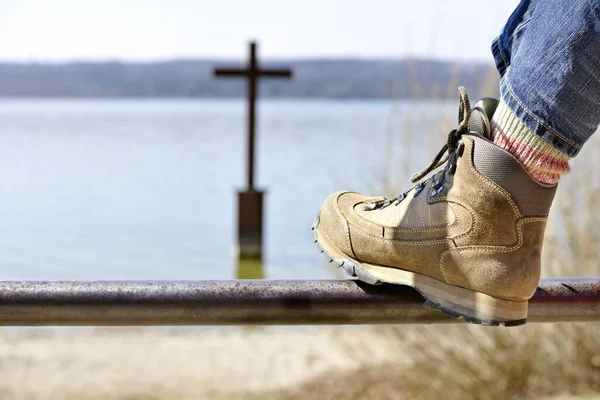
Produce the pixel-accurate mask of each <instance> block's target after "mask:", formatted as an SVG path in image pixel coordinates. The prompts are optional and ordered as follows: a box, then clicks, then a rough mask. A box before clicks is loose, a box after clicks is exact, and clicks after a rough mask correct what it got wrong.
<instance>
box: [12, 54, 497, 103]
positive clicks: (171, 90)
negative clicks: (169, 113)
mask: <svg viewBox="0 0 600 400" xmlns="http://www.w3.org/2000/svg"><path fill="white" fill-rule="evenodd" d="M217 65H219V66H223V65H225V66H227V65H230V66H239V65H241V63H238V64H236V63H235V62H230V61H223V60H174V61H165V62H148V63H132V62H98V63H92V62H73V63H29V64H24V63H0V97H129V98H146V97H167V98H169V97H171V98H176V97H179V98H198V97H205V98H210V97H212V98H215V97H216V98H223V97H240V96H243V94H244V91H245V88H246V86H245V82H244V81H243V80H242V79H239V78H237V79H215V78H213V76H212V69H213V68H214V67H215V66H217ZM264 65H265V66H269V67H280V66H285V67H290V68H291V69H292V70H293V72H294V78H293V79H292V80H290V81H287V80H269V79H264V80H261V83H260V94H261V96H264V97H281V98H286V97H287V98H338V99H346V98H361V99H365V98H367V99H368V98H373V99H387V98H448V97H450V98H454V97H456V96H457V94H456V93H457V92H456V88H457V86H458V85H463V86H465V87H466V88H467V89H468V90H469V92H470V93H472V94H476V95H495V94H496V91H497V76H496V75H497V74H496V72H495V70H494V69H493V68H492V66H491V65H489V64H483V63H457V62H446V61H433V60H424V59H402V60H358V59H356V60H355V59H315V60H286V61H280V62H267V63H265V64H264ZM473 97H474V98H475V96H473Z"/></svg>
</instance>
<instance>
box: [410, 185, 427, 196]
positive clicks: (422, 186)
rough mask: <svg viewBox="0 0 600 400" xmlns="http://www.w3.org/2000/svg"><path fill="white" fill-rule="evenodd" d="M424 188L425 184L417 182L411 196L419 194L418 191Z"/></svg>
mask: <svg viewBox="0 0 600 400" xmlns="http://www.w3.org/2000/svg"><path fill="white" fill-rule="evenodd" d="M424 188H425V185H424V184H423V183H419V184H418V185H417V186H415V194H414V196H413V197H417V196H418V195H419V193H421V192H422V191H423V189H424Z"/></svg>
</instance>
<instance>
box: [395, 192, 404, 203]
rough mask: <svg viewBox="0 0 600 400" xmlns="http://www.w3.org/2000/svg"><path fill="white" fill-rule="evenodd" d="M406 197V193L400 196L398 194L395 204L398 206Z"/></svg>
mask: <svg viewBox="0 0 600 400" xmlns="http://www.w3.org/2000/svg"><path fill="white" fill-rule="evenodd" d="M405 198H406V193H402V194H401V195H400V196H398V198H397V199H396V201H395V202H394V205H395V206H397V205H398V204H400V203H401V202H402V200H404V199H405Z"/></svg>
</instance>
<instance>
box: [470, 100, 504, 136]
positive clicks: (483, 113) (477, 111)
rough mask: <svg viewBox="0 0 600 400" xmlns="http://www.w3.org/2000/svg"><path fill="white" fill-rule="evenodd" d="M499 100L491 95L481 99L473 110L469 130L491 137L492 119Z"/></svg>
mask: <svg viewBox="0 0 600 400" xmlns="http://www.w3.org/2000/svg"><path fill="white" fill-rule="evenodd" d="M497 106H498V100H496V99H492V98H489V97H484V98H483V99H481V100H479V101H478V102H477V104H475V106H474V107H473V109H472V110H471V118H470V119H469V130H470V131H471V132H475V133H478V134H480V135H481V136H483V137H484V138H486V139H491V135H490V120H491V119H492V115H494V111H496V107H497Z"/></svg>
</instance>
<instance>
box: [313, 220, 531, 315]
mask: <svg viewBox="0 0 600 400" xmlns="http://www.w3.org/2000/svg"><path fill="white" fill-rule="evenodd" d="M318 225H319V221H318V218H317V221H315V223H314V224H313V227H312V230H313V236H314V239H315V243H316V244H317V246H318V247H319V249H320V250H321V252H323V253H325V254H327V256H328V257H329V259H330V262H333V263H335V264H336V265H337V266H338V268H340V269H342V270H343V271H344V272H346V273H347V274H348V275H350V276H351V277H353V278H358V279H359V280H361V281H363V282H365V283H368V284H371V285H380V284H382V283H392V284H400V285H407V286H410V287H413V288H414V289H416V290H417V291H418V292H419V293H421V295H422V296H423V297H424V298H425V302H424V303H423V305H424V306H425V307H427V308H431V309H434V310H438V311H441V312H442V313H443V314H445V315H447V316H449V317H452V318H456V319H459V318H463V319H464V320H465V321H467V322H470V323H474V324H479V325H488V326H498V325H504V326H519V325H524V324H525V323H526V322H527V305H528V301H511V300H505V299H499V298H497V297H492V296H489V295H487V294H484V293H480V292H476V291H473V290H469V289H465V288H462V287H459V286H453V285H449V284H447V283H445V282H442V281H440V280H438V279H435V278H432V277H430V276H427V275H423V274H419V273H417V272H411V271H407V270H404V269H400V268H395V267H386V266H383V265H377V264H371V263H366V262H363V261H358V260H355V259H353V258H351V257H349V256H348V255H346V254H344V253H343V252H341V251H340V250H338V249H337V248H335V246H333V245H332V244H331V243H330V242H329V241H328V240H327V238H326V236H325V235H319V229H318Z"/></svg>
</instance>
